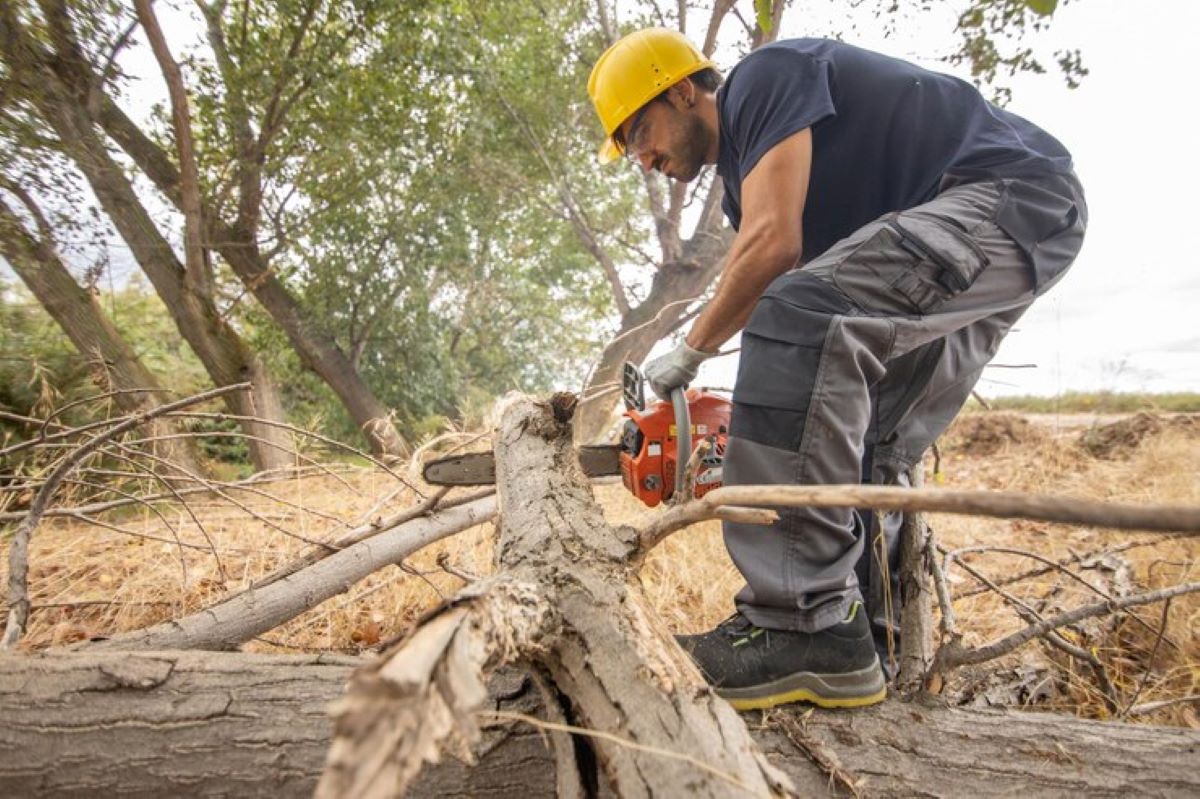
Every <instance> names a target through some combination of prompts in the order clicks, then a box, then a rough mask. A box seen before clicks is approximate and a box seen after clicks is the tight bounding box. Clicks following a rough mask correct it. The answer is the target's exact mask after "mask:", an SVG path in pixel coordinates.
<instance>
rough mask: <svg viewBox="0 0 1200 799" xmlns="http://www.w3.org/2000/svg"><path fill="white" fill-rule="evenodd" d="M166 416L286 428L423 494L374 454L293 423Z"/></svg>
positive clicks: (197, 415)
mask: <svg viewBox="0 0 1200 799" xmlns="http://www.w3.org/2000/svg"><path fill="white" fill-rule="evenodd" d="M168 416H173V417H186V418H189V419H212V420H214V421H218V422H222V421H227V420H228V421H234V422H247V421H249V422H257V423H258V424H262V425H266V426H268V427H277V428H279V429H281V430H287V431H288V432H290V433H295V434H297V435H300V436H305V437H307V438H312V439H315V440H317V441H320V442H321V443H322V444H325V445H326V446H330V447H333V448H334V449H340V450H342V451H343V452H349V453H351V454H352V455H357V456H358V457H360V458H362V459H363V460H365V461H367V462H369V463H371V464H372V465H374V466H376V467H378V468H379V469H382V470H383V471H384V472H387V473H388V474H389V475H391V476H392V477H394V478H395V479H396V480H398V481H399V482H401V483H404V485H406V486H408V487H409V488H411V489H412V490H413V491H414V492H416V494H417V496H421V497H423V496H425V495H424V494H422V493H421V492H420V491H418V490H417V489H416V487H415V486H413V485H412V484H411V483H409V482H408V480H406V479H405V478H404V477H403V476H402V475H400V474H397V473H396V472H395V471H394V470H393V469H392V468H391V467H390V466H388V464H386V463H384V462H383V461H382V460H380V459H379V458H376V457H375V456H374V455H371V454H369V453H367V452H364V451H363V450H361V449H358V448H357V447H352V446H350V445H349V444H346V443H344V442H342V441H338V440H337V439H334V438H330V437H329V436H323V435H321V434H320V433H314V432H313V431H312V430H305V429H304V428H303V427H296V426H295V425H290V424H287V423H285V422H277V421H275V420H273V419H261V418H259V417H257V416H243V415H240V414H233V413H196V412H190V411H189V412H187V413H172V414H168Z"/></svg>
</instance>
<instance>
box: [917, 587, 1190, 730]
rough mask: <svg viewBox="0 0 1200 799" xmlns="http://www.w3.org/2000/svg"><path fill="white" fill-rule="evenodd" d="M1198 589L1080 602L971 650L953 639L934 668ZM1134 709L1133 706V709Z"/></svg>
mask: <svg viewBox="0 0 1200 799" xmlns="http://www.w3.org/2000/svg"><path fill="white" fill-rule="evenodd" d="M1197 591H1200V582H1193V583H1184V584H1182V585H1175V586H1171V587H1170V588H1163V589H1160V590H1158V591H1148V592H1145V593H1141V594H1133V595H1131V596H1127V597H1122V598H1121V599H1117V600H1114V601H1110V602H1097V603H1095V604H1092V605H1084V606H1082V607H1078V608H1075V609H1074V610H1072V611H1068V612H1066V613H1060V614H1058V615H1057V616H1052V617H1050V618H1049V619H1045V620H1043V621H1040V622H1038V623H1037V624H1031V625H1029V626H1028V627H1026V628H1025V629H1023V630H1019V631H1018V632H1015V633H1013V634H1011V635H1008V636H1005V637H1004V638H1001V639H1000V640H998V641H994V642H992V643H990V644H987V645H986V646H981V647H976V648H974V649H966V648H964V647H963V646H961V645H959V644H955V643H953V642H951V643H949V644H947V645H945V646H943V647H942V648H941V649H939V650H938V653H937V662H936V663H935V668H936V670H938V671H946V670H949V669H952V668H957V667H958V666H971V665H975V664H977V663H985V662H987V661H989V660H994V659H996V658H998V657H1001V656H1003V655H1007V654H1008V653H1009V652H1012V651H1013V650H1015V649H1016V648H1017V647H1019V646H1021V645H1022V644H1025V643H1027V642H1029V641H1031V640H1033V639H1034V638H1037V637H1039V636H1041V635H1043V634H1045V633H1047V632H1049V631H1051V630H1055V629H1058V628H1059V627H1064V626H1066V625H1068V624H1075V623H1076V622H1080V621H1083V620H1085V619H1092V618H1096V617H1097V616H1104V615H1106V614H1110V613H1115V612H1116V611H1118V610H1122V609H1124V608H1131V607H1137V606H1139V605H1149V604H1152V603H1154V602H1162V601H1163V600H1165V599H1170V598H1171V597H1176V596H1182V595H1183V594H1192V593H1195V592H1197ZM1134 710H1135V711H1136V708H1135V709H1134Z"/></svg>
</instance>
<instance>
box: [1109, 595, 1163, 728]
mask: <svg viewBox="0 0 1200 799" xmlns="http://www.w3.org/2000/svg"><path fill="white" fill-rule="evenodd" d="M1171 602H1172V600H1170V599H1168V600H1167V601H1166V602H1164V603H1163V609H1162V618H1161V619H1160V620H1159V622H1158V637H1157V638H1155V639H1154V646H1153V647H1152V648H1151V649H1150V657H1148V658H1146V671H1145V673H1144V674H1142V679H1141V680H1139V681H1138V687H1137V690H1135V691H1134V692H1133V696H1131V697H1129V701H1128V702H1126V703H1125V709H1124V710H1122V711H1121V713H1120V718H1128V716H1129V714H1130V713H1131V712H1132V711H1133V708H1134V706H1135V705H1136V704H1137V701H1138V699H1139V698H1140V697H1141V695H1142V691H1144V690H1146V683H1148V682H1149V681H1150V672H1151V670H1152V669H1153V668H1154V658H1156V657H1158V648H1159V647H1160V646H1162V642H1163V637H1164V636H1166V634H1167V620H1168V617H1169V615H1170V613H1171Z"/></svg>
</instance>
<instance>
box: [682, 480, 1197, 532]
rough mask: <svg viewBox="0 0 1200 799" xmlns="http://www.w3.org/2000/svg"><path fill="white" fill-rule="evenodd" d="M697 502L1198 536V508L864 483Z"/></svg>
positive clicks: (731, 490)
mask: <svg viewBox="0 0 1200 799" xmlns="http://www.w3.org/2000/svg"><path fill="white" fill-rule="evenodd" d="M699 501H700V502H703V503H707V504H709V505H712V506H717V505H748V506H764V505H765V506H780V507H813V508H874V509H876V510H887V511H904V512H906V513H912V512H917V511H933V512H936V513H952V514H963V515H975V516H993V517H997V518H1002V519H1033V520H1035V521H1043V522H1061V523H1065V524H1087V525H1093V526H1095V527H1109V528H1115V529H1121V530H1146V531H1153V532H1163V533H1180V534H1183V535H1197V534H1200V508H1191V507H1185V506H1179V505H1155V506H1139V505H1117V504H1114V503H1109V502H1096V501H1093V500H1086V499H1075V498H1071V497H1051V496H1036V495H1030V494H1018V493H1012V492H1004V491H947V490H942V489H913V488H898V487H892V486H864V485H830V486H725V487H723V488H718V489H716V490H715V491H711V492H709V493H708V494H705V495H704V498H703V499H702V500H699Z"/></svg>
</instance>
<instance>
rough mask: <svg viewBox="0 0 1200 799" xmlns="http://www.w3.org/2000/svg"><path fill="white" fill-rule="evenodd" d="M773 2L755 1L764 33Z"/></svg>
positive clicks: (755, 9)
mask: <svg viewBox="0 0 1200 799" xmlns="http://www.w3.org/2000/svg"><path fill="white" fill-rule="evenodd" d="M1030 2H1033V0H1030ZM771 6H772V0H754V16H755V17H756V19H757V22H758V27H759V29H760V30H761V31H762V32H763V33H770V32H771V26H772V24H773V23H772V20H771Z"/></svg>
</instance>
